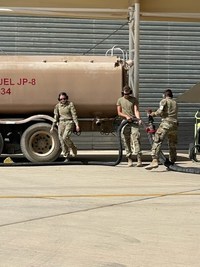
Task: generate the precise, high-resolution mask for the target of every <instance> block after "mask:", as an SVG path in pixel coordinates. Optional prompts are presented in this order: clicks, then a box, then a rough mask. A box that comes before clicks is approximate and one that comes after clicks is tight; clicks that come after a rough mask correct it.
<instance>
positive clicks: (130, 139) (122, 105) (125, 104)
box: [117, 85, 142, 167]
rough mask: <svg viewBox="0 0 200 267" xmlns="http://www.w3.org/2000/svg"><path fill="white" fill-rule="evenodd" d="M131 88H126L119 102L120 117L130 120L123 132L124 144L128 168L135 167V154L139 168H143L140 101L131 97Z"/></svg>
mask: <svg viewBox="0 0 200 267" xmlns="http://www.w3.org/2000/svg"><path fill="white" fill-rule="evenodd" d="M131 93H132V92H131V89H130V87H129V86H127V85H126V86H124V88H123V91H122V97H120V98H119V99H118V101H117V113H118V115H119V116H120V117H121V118H123V119H126V120H128V121H129V122H130V123H129V124H127V125H126V127H125V128H124V130H123V132H122V140H123V143H124V147H125V151H126V158H127V160H128V167H131V166H133V159H132V156H133V154H135V155H137V165H136V166H137V167H142V160H141V147H140V131H139V124H140V123H141V119H140V112H139V107H138V100H137V99H136V98H135V97H133V96H131Z"/></svg>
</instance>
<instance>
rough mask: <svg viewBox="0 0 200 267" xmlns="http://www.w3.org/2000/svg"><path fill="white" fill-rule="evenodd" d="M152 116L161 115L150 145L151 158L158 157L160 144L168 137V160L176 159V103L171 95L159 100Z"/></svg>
mask: <svg viewBox="0 0 200 267" xmlns="http://www.w3.org/2000/svg"><path fill="white" fill-rule="evenodd" d="M153 116H161V117H162V122H161V123H160V125H159V127H158V129H157V131H156V133H155V137H154V142H153V145H152V150H151V151H152V154H151V155H152V158H153V159H158V158H159V153H160V150H161V145H162V143H163V141H164V139H165V137H167V138H168V146H169V160H170V161H171V162H175V161H176V156H177V152H176V145H177V103H176V101H175V100H174V99H172V98H171V97H166V98H165V99H163V100H161V101H160V107H159V109H158V110H157V111H156V112H153Z"/></svg>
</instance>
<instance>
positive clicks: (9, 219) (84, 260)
mask: <svg viewBox="0 0 200 267" xmlns="http://www.w3.org/2000/svg"><path fill="white" fill-rule="evenodd" d="M148 163H149V162H144V165H147V164H148ZM178 164H179V165H181V166H185V167H190V166H191V167H197V168H200V163H193V162H191V161H189V160H188V159H187V158H186V156H185V155H179V162H178ZM0 184H1V191H0V207H1V208H0V267H183V266H184V267H193V266H195V267H199V259H200V175H199V174H188V173H178V172H173V171H167V170H166V168H165V167H164V166H159V168H158V169H155V170H152V171H147V170H145V168H144V167H143V168H137V167H131V168H128V167H127V166H126V162H125V161H123V162H122V163H121V164H120V165H118V166H116V167H110V166H98V165H96V166H95V165H92V166H90V165H69V166H44V167H42V166H40V167H0Z"/></svg>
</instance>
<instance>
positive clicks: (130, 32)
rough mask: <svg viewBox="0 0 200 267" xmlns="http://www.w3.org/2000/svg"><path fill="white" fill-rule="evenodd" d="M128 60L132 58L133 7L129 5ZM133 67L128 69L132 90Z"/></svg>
mask: <svg viewBox="0 0 200 267" xmlns="http://www.w3.org/2000/svg"><path fill="white" fill-rule="evenodd" d="M128 10H129V60H134V9H133V7H129V9H128ZM133 78H134V67H131V68H130V69H129V86H130V87H131V89H132V90H133V94H134V95H135V92H134V82H133Z"/></svg>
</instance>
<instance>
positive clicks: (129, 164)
mask: <svg viewBox="0 0 200 267" xmlns="http://www.w3.org/2000/svg"><path fill="white" fill-rule="evenodd" d="M127 166H128V167H132V166H133V161H132V159H131V158H128V165H127Z"/></svg>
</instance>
